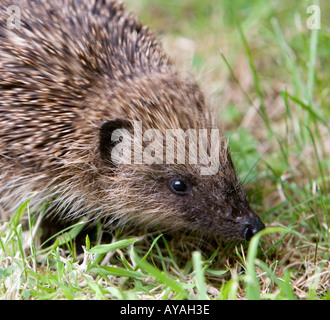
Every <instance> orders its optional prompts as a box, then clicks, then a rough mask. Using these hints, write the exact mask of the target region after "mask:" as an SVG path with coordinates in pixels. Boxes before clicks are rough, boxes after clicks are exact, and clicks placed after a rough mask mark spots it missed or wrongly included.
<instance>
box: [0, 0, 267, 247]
mask: <svg viewBox="0 0 330 320" xmlns="http://www.w3.org/2000/svg"><path fill="white" fill-rule="evenodd" d="M215 118H216V117H215V116H214V112H213V110H212V107H211V105H210V103H209V102H208V101H207V98H206V95H205V94H204V93H203V92H202V90H201V89H200V87H199V85H198V83H197V81H196V80H195V79H194V77H192V76H191V74H189V75H182V74H181V73H179V72H178V70H177V68H176V67H175V65H174V63H173V62H172V61H171V60H170V59H169V58H168V56H167V55H166V54H165V53H164V51H163V48H162V45H161V43H160V41H159V40H158V39H157V38H156V36H155V34H154V33H153V32H151V31H150V30H149V29H148V27H146V26H144V25H142V24H141V23H140V22H139V20H138V19H137V18H135V16H133V15H132V14H130V13H127V12H126V11H125V9H124V6H123V4H122V3H120V2H116V1H114V0H90V1H89V0H51V1H50V0H47V1H46V0H19V1H18V0H2V1H1V5H0V208H1V210H2V212H6V213H9V214H12V213H13V212H14V211H15V210H16V209H17V206H18V205H19V204H20V203H22V202H23V201H26V200H27V199H30V200H29V201H30V202H29V205H30V208H31V209H32V210H34V211H37V210H38V209H39V210H40V208H46V209H44V211H45V214H46V215H51V216H52V217H56V218H57V219H58V221H60V220H68V221H70V220H74V219H78V218H81V217H85V218H86V219H87V221H89V222H90V223H95V222H96V221H102V223H103V224H104V226H105V227H107V228H109V229H110V230H111V229H112V228H115V227H118V226H129V227H132V228H138V227H148V228H150V229H152V230H164V231H167V232H172V231H180V232H188V231H189V232H190V231H191V232H195V231H196V232H199V233H201V234H209V235H214V236H215V237H219V238H223V239H230V238H237V239H245V240H249V239H250V238H251V237H252V236H253V235H254V234H256V233H257V232H259V231H260V230H261V229H263V228H264V224H263V222H262V221H261V219H260V218H259V217H258V215H257V214H256V213H255V211H253V210H252V209H251V207H250V205H249V203H248V200H247V197H246V195H245V193H244V191H243V187H242V184H241V183H240V181H239V178H238V175H237V173H236V171H235V168H234V165H233V162H232V160H231V155H230V149H229V146H228V143H227V140H226V138H225V136H224V134H223V132H222V131H221V128H220V125H219V124H218V123H217V121H215V120H214V119H215ZM152 130H153V131H152ZM175 130H179V132H184V133H185V135H184V137H183V139H181V140H180V143H179V139H178V138H176V139H175V137H173V140H171V141H172V142H173V141H174V143H173V144H172V146H174V148H172V149H171V148H165V147H164V146H165V144H166V142H168V141H170V139H169V137H170V135H169V134H168V133H169V132H172V133H173V131H175ZM137 131H140V133H141V132H142V133H143V135H141V136H139V135H138V132H137ZM187 132H193V133H196V134H195V135H194V134H193V135H191V136H189V135H187ZM211 133H212V134H213V133H214V134H213V136H214V137H215V138H214V141H217V143H215V145H212V141H213V140H212V139H211ZM159 136H160V137H161V138H160V139H158V137H159ZM139 137H140V138H139ZM141 137H142V138H141ZM165 137H167V138H168V139H165ZM202 138H203V139H202ZM188 141H190V142H191V141H192V142H196V141H197V142H198V141H199V142H200V143H199V145H198V149H196V150H199V151H200V152H195V153H194V152H189V150H191V149H189V147H191V146H192V145H194V143H190V142H189V143H188ZM138 142H140V143H138ZM185 142H186V143H185ZM166 147H167V144H166ZM133 148H135V149H134V150H133ZM151 149H152V150H151ZM132 150H133V151H132ZM131 151H132V152H131ZM165 151H166V152H165ZM167 151H168V152H167ZM165 153H166V154H165ZM211 153H212V154H213V156H214V157H213V158H214V159H216V160H217V162H215V163H216V164H217V165H216V167H215V169H216V170H213V172H211V173H206V174H205V172H204V174H203V173H202V169H207V163H208V164H210V161H211V160H212V158H210V156H209V155H210V154H211ZM192 154H195V155H196V154H197V158H196V159H194V158H193V157H191V158H190V156H191V155H192ZM141 155H143V157H141ZM144 156H145V157H144ZM210 159H211V160H210ZM166 160H168V161H166ZM179 160H180V161H179ZM190 160H192V161H190ZM211 162H212V161H211ZM45 204H47V205H45Z"/></svg>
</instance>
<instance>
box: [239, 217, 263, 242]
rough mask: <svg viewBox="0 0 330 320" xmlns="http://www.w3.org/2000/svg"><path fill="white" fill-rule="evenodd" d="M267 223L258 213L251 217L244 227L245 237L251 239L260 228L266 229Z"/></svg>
mask: <svg viewBox="0 0 330 320" xmlns="http://www.w3.org/2000/svg"><path fill="white" fill-rule="evenodd" d="M264 228H265V225H264V224H263V223H262V221H261V220H260V218H259V217H258V216H257V215H256V216H255V217H253V219H251V221H250V222H248V223H246V224H245V226H244V229H243V238H244V239H245V240H247V241H250V239H251V238H252V237H253V236H254V235H255V234H256V233H257V232H259V231H260V230H262V229H264Z"/></svg>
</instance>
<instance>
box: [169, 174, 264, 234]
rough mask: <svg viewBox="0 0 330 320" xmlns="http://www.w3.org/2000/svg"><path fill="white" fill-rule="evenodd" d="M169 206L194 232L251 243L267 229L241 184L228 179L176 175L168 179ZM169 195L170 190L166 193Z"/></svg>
mask: <svg viewBox="0 0 330 320" xmlns="http://www.w3.org/2000/svg"><path fill="white" fill-rule="evenodd" d="M167 187H168V191H167V195H164V192H163V196H164V198H166V201H167V204H168V206H174V207H176V209H177V211H178V214H177V217H178V221H177V223H179V220H182V225H183V226H186V227H188V228H189V227H190V228H191V229H195V230H200V231H201V232H203V233H208V234H215V235H219V236H223V237H225V238H241V239H245V240H249V239H250V238H251V237H252V236H253V235H254V234H255V233H257V232H258V231H259V230H261V229H263V228H264V224H263V223H262V222H261V220H260V219H259V217H258V216H257V215H256V214H255V213H254V212H253V211H252V210H251V208H250V206H249V204H248V201H247V199H246V197H245V194H244V192H243V191H242V189H241V187H240V185H239V184H238V183H237V181H235V180H234V181H233V180H232V179H228V178H227V177H226V176H222V175H221V176H220V175H214V176H207V177H205V176H204V177H203V176H199V175H197V174H196V175H182V174H177V175H173V176H172V177H170V178H169V179H168V180H167ZM165 192H166V191H165Z"/></svg>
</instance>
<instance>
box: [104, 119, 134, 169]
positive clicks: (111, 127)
mask: <svg viewBox="0 0 330 320" xmlns="http://www.w3.org/2000/svg"><path fill="white" fill-rule="evenodd" d="M115 130H118V131H117V133H118V135H116V134H114V135H113V133H114V131H115ZM132 130H133V125H132V123H131V122H130V121H128V120H124V119H118V118H115V119H110V120H107V121H105V122H103V123H102V125H101V127H100V131H99V136H100V145H99V150H100V155H101V158H102V159H103V160H106V161H107V162H110V163H112V164H113V165H116V161H113V159H111V151H112V149H113V148H114V147H115V146H116V145H117V144H118V143H119V142H121V140H122V137H123V135H124V134H125V133H130V132H131V131H132Z"/></svg>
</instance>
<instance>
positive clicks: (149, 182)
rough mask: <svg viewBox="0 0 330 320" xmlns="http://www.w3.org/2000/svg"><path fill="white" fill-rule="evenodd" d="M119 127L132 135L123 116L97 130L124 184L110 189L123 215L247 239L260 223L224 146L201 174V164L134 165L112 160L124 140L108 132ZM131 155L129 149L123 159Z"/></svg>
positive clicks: (103, 153) (137, 220)
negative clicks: (210, 167) (214, 162)
mask: <svg viewBox="0 0 330 320" xmlns="http://www.w3.org/2000/svg"><path fill="white" fill-rule="evenodd" d="M118 128H120V130H125V131H126V132H127V135H128V136H130V137H132V134H131V132H130V130H131V125H130V124H129V123H127V122H126V121H123V120H118V119H117V120H116V119H115V120H110V121H107V122H105V123H104V124H103V125H102V128H101V132H100V151H101V156H102V158H104V159H105V160H106V161H107V163H108V165H109V166H114V169H113V170H114V172H115V175H116V176H117V178H118V181H121V182H123V184H124V185H123V184H122V185H121V186H120V188H122V189H121V190H122V194H120V192H113V190H110V191H109V192H112V193H113V194H117V195H118V197H121V198H120V199H119V200H118V201H120V202H121V203H120V208H121V214H122V215H123V216H124V215H125V217H124V219H125V218H126V220H128V219H129V220H132V221H134V223H141V222H142V224H145V225H150V226H157V227H161V228H165V229H170V230H173V229H178V228H181V229H186V230H195V231H200V232H202V233H207V234H214V235H218V236H223V237H225V238H241V239H246V240H249V239H250V238H251V237H252V236H253V235H254V234H255V233H256V232H258V231H259V230H261V229H263V228H264V224H263V223H262V222H261V220H260V219H259V217H258V216H257V215H256V214H255V213H254V212H253V210H251V208H250V206H249V204H248V201H247V199H246V196H245V194H244V192H243V190H242V188H241V186H240V183H239V181H238V178H237V175H236V172H235V169H234V166H233V164H232V161H231V157H230V154H229V152H228V150H227V147H226V146H222V147H221V149H220V151H219V152H220V153H221V161H220V163H219V167H218V170H217V172H215V173H214V174H210V175H202V174H201V170H200V169H201V165H200V164H166V163H161V164H155V163H153V164H147V163H142V164H134V161H133V162H132V163H126V164H125V163H122V164H118V163H117V164H115V162H116V159H114V158H113V154H114V153H115V152H114V151H116V150H114V149H115V148H114V146H116V148H117V147H118V146H119V144H118V141H120V143H121V147H123V146H125V142H124V141H125V139H124V140H123V139H121V140H117V144H116V143H113V142H112V139H111V138H113V132H114V130H115V129H118ZM120 136H121V134H120ZM128 141H129V140H128ZM128 144H129V145H130V146H131V145H132V144H131V143H130V142H129V143H128ZM186 146H187V145H186ZM134 147H135V145H134ZM119 150H120V148H119ZM186 151H187V150H186ZM144 155H145V153H144ZM162 155H163V153H160V156H162ZM111 157H112V158H111ZM132 157H133V155H132V153H130V152H129V159H126V160H131V159H132ZM152 157H153V160H155V158H154V156H152ZM109 159H112V160H111V161H109ZM117 160H118V159H117ZM121 160H124V162H125V159H121ZM147 162H148V161H147ZM150 162H151V161H150ZM109 197H113V195H110V196H109ZM124 212H125V214H123V213H124Z"/></svg>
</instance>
